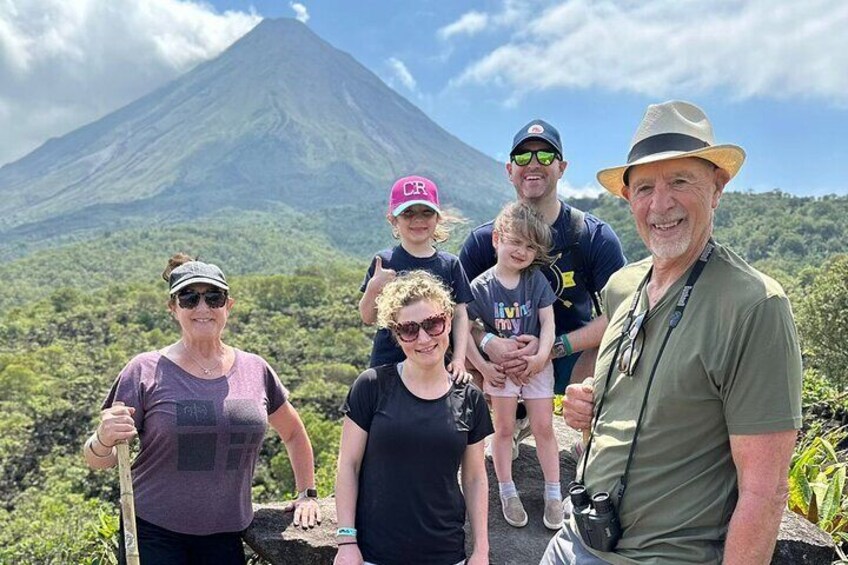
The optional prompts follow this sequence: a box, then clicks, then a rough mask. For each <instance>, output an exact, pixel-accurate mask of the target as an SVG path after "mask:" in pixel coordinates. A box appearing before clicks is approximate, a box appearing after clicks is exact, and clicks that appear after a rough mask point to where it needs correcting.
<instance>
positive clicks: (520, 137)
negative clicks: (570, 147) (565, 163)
mask: <svg viewBox="0 0 848 565" xmlns="http://www.w3.org/2000/svg"><path fill="white" fill-rule="evenodd" d="M530 139H538V140H539V141H544V142H546V143H549V144H550V145H551V147H553V148H554V149H556V151H557V153H559V156H560V157H562V156H563V155H562V141H560V139H559V132H558V131H557V129H556V128H555V127H554V126H552V125H551V124H549V123H548V122H546V121H545V120H533V121H532V122H530V123H529V124H527V125H526V126H524V127H523V128H521V129H520V130H518V133H516V134H515V137H514V138H512V150H510V152H509V154H510V155H512V154H514V153H515V149H516V148H517V147H518V146H519V145H521V144H522V143H524V142H525V141H527V140H530Z"/></svg>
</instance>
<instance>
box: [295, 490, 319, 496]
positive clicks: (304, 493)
mask: <svg viewBox="0 0 848 565" xmlns="http://www.w3.org/2000/svg"><path fill="white" fill-rule="evenodd" d="M297 497H298V498H318V491H317V490H315V489H314V488H308V489H304V490H302V491H300V492H299V493H297Z"/></svg>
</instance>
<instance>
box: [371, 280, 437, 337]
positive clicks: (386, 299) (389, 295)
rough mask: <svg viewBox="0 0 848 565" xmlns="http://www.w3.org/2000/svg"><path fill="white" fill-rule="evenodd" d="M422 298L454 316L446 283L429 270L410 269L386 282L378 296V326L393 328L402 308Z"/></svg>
mask: <svg viewBox="0 0 848 565" xmlns="http://www.w3.org/2000/svg"><path fill="white" fill-rule="evenodd" d="M421 300H429V301H430V302H432V303H433V304H435V305H436V306H437V307H438V308H439V309H441V310H442V312H444V313H445V314H447V315H448V316H453V307H454V302H453V299H452V298H451V295H450V291H449V290H448V289H447V287H445V284H444V283H443V282H442V281H441V280H439V279H438V278H436V277H435V276H433V275H431V274H430V273H428V272H427V271H409V272H408V273H405V274H402V275H400V276H399V277H397V278H396V279H395V280H393V281H391V282H389V283H388V284H386V286H385V287H383V291H382V292H381V293H380V295H379V296H378V297H377V326H378V327H381V328H391V327H392V324H394V322H395V321H397V316H398V313H399V312H400V310H401V308H403V307H404V306H409V305H410V304H414V303H416V302H419V301H421Z"/></svg>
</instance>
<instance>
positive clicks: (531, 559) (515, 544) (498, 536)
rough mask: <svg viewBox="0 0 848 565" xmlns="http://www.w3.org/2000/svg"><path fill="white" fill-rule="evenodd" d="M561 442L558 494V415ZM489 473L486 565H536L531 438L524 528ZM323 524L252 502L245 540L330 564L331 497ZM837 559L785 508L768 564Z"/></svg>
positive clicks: (283, 560) (570, 474) (566, 445)
mask: <svg viewBox="0 0 848 565" xmlns="http://www.w3.org/2000/svg"><path fill="white" fill-rule="evenodd" d="M554 428H555V431H556V434H557V439H558V440H559V445H560V473H561V477H560V481H561V483H562V488H563V492H565V489H566V487H567V486H568V484H569V483H570V482H571V481H572V480H573V479H574V475H575V462H574V460H573V458H572V456H571V446H572V445H574V443H575V442H576V441H578V440H579V439H580V438H579V434H577V433H576V432H574V431H573V430H571V429H569V428H567V427H566V426H565V424H563V423H562V420H561V418H555V419H554ZM486 467H487V469H488V471H489V547H490V553H489V559H490V562H491V565H535V564H536V563H538V562H539V559H540V558H541V556H542V554H543V553H544V552H545V548H546V547H547V545H548V542H549V541H550V539H551V537H552V536H553V534H554V532H552V531H550V530H548V529H547V528H545V526H544V524H542V513H543V510H544V503H543V501H542V493H543V489H544V479H543V477H542V470H541V469H540V468H539V462H538V460H537V459H536V449H535V446H534V444H533V440H532V438H530V439H528V440H526V441H525V442H524V443H523V444H522V445H521V447H520V449H519V456H518V459H517V460H516V461H515V462H514V463H513V467H512V470H513V471H512V472H513V477H514V480H515V484H516V486H517V487H518V490H519V492H520V494H521V499H522V501H523V502H524V508H525V509H526V510H527V514H528V516H529V518H530V522H529V523H528V524H527V526H525V527H524V528H513V527H512V526H510V525H509V524H507V523H506V522H505V521H504V519H503V516H502V515H501V507H500V501H499V498H498V489H497V479H496V478H495V471H494V468H493V467H492V464H491V462H487V464H486ZM320 503H321V512H322V514H323V516H324V521H323V524H322V525H321V526H320V527H318V528H315V529H314V530H302V529H300V528H295V527H293V526H292V525H291V521H292V515H291V513H283V510H282V509H283V507H284V505H282V504H259V505H255V506H254V508H255V511H256V514H255V517H254V519H253V523H252V524H251V525H250V527H249V528H248V529H247V531H246V532H245V534H244V539H245V541H246V542H247V544H248V545H250V547H251V548H253V550H254V551H255V552H256V553H257V554H258V555H260V556H261V557H263V558H264V559H266V560H267V561H269V562H270V563H273V564H275V565H276V564H297V565H312V564H329V563H332V562H333V557H334V556H335V554H336V547H335V531H336V528H337V527H338V526H337V523H336V509H335V504H334V500H333V499H332V498H327V499H322V500H321V501H320ZM466 536H467V539H468V552H469V554H470V552H471V549H472V547H471V529H470V526H469V525H468V524H466ZM835 558H836V553H835V549H834V544H833V541H832V540H831V539H830V536H828V535H827V534H826V533H824V532H823V531H821V530H820V529H819V528H817V527H816V526H815V525H813V524H811V523H810V522H808V521H807V520H805V519H804V518H802V517H800V516H798V515H797V514H794V513H792V512H789V511H786V512H785V513H784V516H783V519H782V521H781V524H780V534H779V536H778V540H777V547H776V549H775V552H774V558H773V559H772V565H830V563H831V562H833V560H834V559H835Z"/></svg>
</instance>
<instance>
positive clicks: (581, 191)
mask: <svg viewBox="0 0 848 565" xmlns="http://www.w3.org/2000/svg"><path fill="white" fill-rule="evenodd" d="M557 192H558V193H559V194H561V195H562V196H563V197H564V198H565V199H566V200H568V199H569V198H597V197H598V196H600V195H601V194H603V193H604V192H606V190H605V189H604V188H603V187H602V186H600V185H599V184H596V183H590V184H587V185H584V186H572V184H571V183H569V182H568V181H567V180H566V179H565V178H561V179H559V182H558V183H557Z"/></svg>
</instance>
